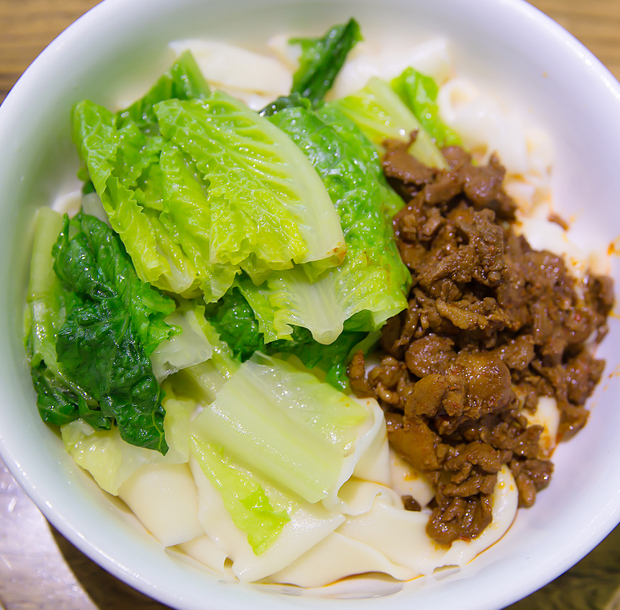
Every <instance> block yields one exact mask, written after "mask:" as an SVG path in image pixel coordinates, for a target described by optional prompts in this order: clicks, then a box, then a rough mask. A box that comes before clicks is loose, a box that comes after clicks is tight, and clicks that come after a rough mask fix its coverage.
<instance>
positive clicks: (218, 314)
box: [209, 288, 378, 390]
mask: <svg viewBox="0 0 620 610" xmlns="http://www.w3.org/2000/svg"><path fill="white" fill-rule="evenodd" d="M209 321H210V322H211V324H212V325H213V326H214V328H215V329H216V330H217V331H218V333H219V335H220V338H221V339H222V340H223V341H225V342H226V343H227V344H228V345H229V346H230V348H231V350H232V352H233V354H234V355H235V356H237V357H238V358H240V359H241V360H242V361H245V360H247V359H248V358H250V356H252V355H253V354H254V352H257V351H259V352H262V353H264V354H293V355H295V356H297V357H298V358H299V359H300V360H301V361H302V362H303V364H304V365H305V366H306V367H308V368H310V369H312V368H315V367H316V368H318V369H320V370H322V371H324V372H325V373H327V376H326V378H325V381H327V382H328V383H330V384H331V385H333V386H334V387H336V388H338V389H340V390H346V388H347V387H348V381H349V380H348V377H347V364H348V363H349V356H350V355H351V352H352V351H354V350H355V349H356V347H357V346H358V345H359V344H360V342H362V341H364V340H365V339H366V337H367V336H366V333H363V332H351V331H344V332H343V333H342V334H341V335H340V336H339V337H338V338H337V339H336V340H335V341H334V342H333V343H331V344H329V345H323V344H321V343H318V342H317V341H315V340H314V339H313V338H312V335H311V333H310V331H308V330H307V329H306V328H301V327H299V326H295V327H293V332H292V334H291V335H290V337H289V338H287V339H281V340H276V341H272V342H271V343H267V344H265V340H264V337H263V334H262V333H261V331H260V325H259V323H258V321H257V320H256V316H255V315H254V311H253V310H252V308H251V307H250V305H249V304H248V302H247V301H246V299H245V298H244V297H243V295H242V294H241V291H240V290H239V289H238V288H234V289H232V290H231V291H229V292H228V293H227V294H226V295H225V296H224V297H223V298H222V299H221V301H220V302H219V303H218V306H217V309H216V311H215V312H214V313H213V314H212V315H211V316H210V317H209ZM377 338H378V337H376V336H374V337H373V339H371V345H372V344H373V343H374V342H376V340H377ZM371 345H370V346H371ZM370 346H369V347H370Z"/></svg>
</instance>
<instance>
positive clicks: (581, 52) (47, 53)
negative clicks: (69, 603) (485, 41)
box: [0, 0, 620, 609]
mask: <svg viewBox="0 0 620 610" xmlns="http://www.w3.org/2000/svg"><path fill="white" fill-rule="evenodd" d="M164 1H165V0H160V2H159V3H160V4H162V3H164ZM290 1H291V2H299V3H303V2H304V1H306V0H290ZM470 1H474V0H470ZM475 1H476V2H478V3H479V4H483V5H484V4H486V5H488V6H491V7H494V10H503V11H508V12H513V11H514V13H515V14H517V13H518V14H519V15H521V16H522V17H524V18H526V19H528V20H530V21H532V22H534V23H536V24H537V25H538V27H540V28H544V29H545V30H546V31H547V32H548V33H549V35H550V36H552V37H553V38H554V39H555V41H556V42H557V44H558V45H562V46H564V47H565V50H566V53H567V54H570V55H573V56H574V59H575V60H577V61H579V62H581V63H582V64H587V66H588V68H589V69H590V71H591V72H592V73H594V74H595V75H596V77H597V78H599V79H600V80H601V81H602V83H603V84H604V86H605V88H606V89H607V91H608V92H609V93H610V94H611V95H612V96H613V97H614V98H615V100H616V102H617V103H618V109H619V110H620V83H619V82H618V81H617V80H616V78H615V77H614V76H613V75H612V73H611V72H610V70H609V69H608V68H607V67H606V66H605V65H604V64H603V63H602V62H601V61H600V60H599V59H598V58H597V57H596V56H595V55H594V54H593V53H592V52H591V51H590V50H589V49H588V48H587V47H586V46H585V45H584V44H583V43H581V42H580V41H579V40H577V39H576V38H575V37H574V36H573V35H572V34H570V33H569V32H568V31H567V30H566V29H564V28H563V27H562V26H561V25H559V24H558V23H557V22H555V21H554V20H553V19H552V18H551V17H549V16H548V15H546V14H545V13H544V12H542V11H541V10H540V9H538V8H536V7H534V6H532V5H531V4H529V3H528V2H526V0H475ZM146 3H147V0H103V1H102V2H100V3H99V4H97V5H95V6H94V7H92V8H91V9H90V10H88V11H87V12H86V13H85V14H83V15H82V16H81V17H79V18H78V19H77V20H76V21H74V22H73V23H72V24H71V25H70V26H69V27H68V28H67V29H65V30H64V31H63V32H62V33H61V34H59V35H58V36H57V37H56V38H55V39H54V40H53V41H52V42H51V43H50V44H49V45H48V46H47V47H46V48H45V49H44V50H43V51H42V52H41V53H40V54H39V56H38V57H37V58H36V59H35V60H34V61H33V62H32V64H31V65H30V66H29V67H28V68H27V69H26V70H25V72H24V73H23V75H22V76H21V77H20V78H19V80H18V81H17V83H16V84H15V85H14V86H13V87H12V88H11V90H10V91H9V93H8V95H7V96H6V98H5V99H4V100H3V102H2V104H0V141H2V135H3V133H4V131H5V130H6V126H7V125H8V122H9V121H10V119H11V115H12V113H13V112H14V109H16V108H18V107H19V106H20V104H21V101H22V99H27V98H28V97H29V96H30V95H32V94H33V93H34V91H35V88H36V83H37V81H38V80H39V78H40V77H41V75H42V74H44V73H45V72H46V70H47V67H48V66H49V65H54V63H55V62H56V61H58V58H59V57H60V58H62V55H63V54H64V53H68V52H70V50H71V48H72V46H77V45H79V42H80V41H81V40H84V39H85V38H86V37H87V36H88V34H89V31H90V30H91V29H95V28H98V27H99V25H100V21H101V20H103V19H107V18H108V16H110V15H113V14H115V13H116V12H117V11H118V10H119V9H121V8H126V7H127V5H128V4H133V5H135V6H137V5H139V4H146ZM494 5H495V6H494ZM0 456H1V457H2V458H3V460H4V462H5V464H6V466H7V468H8V470H9V472H11V474H12V475H13V476H14V478H15V479H16V481H17V482H18V484H19V485H20V487H21V488H22V489H23V490H24V491H25V493H26V494H27V495H28V496H29V497H30V498H31V499H32V500H33V502H34V503H35V504H36V505H37V507H38V508H39V509H40V510H41V512H42V513H43V515H44V516H45V517H46V519H47V520H48V521H49V522H50V523H52V524H53V525H54V527H56V528H57V529H58V531H60V533H61V534H62V535H63V536H64V537H66V538H67V539H68V540H69V541H70V542H71V543H72V544H73V545H75V546H76V547H77V548H78V549H80V550H81V551H82V552H83V553H84V554H86V555H87V556H88V557H89V558H90V559H92V560H93V561H95V562H96V563H97V564H99V565H101V566H102V567H104V568H105V569H106V570H107V571H108V572H110V573H111V574H113V575H114V576H116V577H117V578H119V579H120V580H122V581H124V582H126V583H127V584H129V585H130V586H132V587H134V588H135V589H137V590H139V591H141V592H142V593H144V594H145V595H147V596H149V597H153V598H154V599H157V600H159V601H162V602H164V603H167V604H170V605H175V604H178V603H179V602H181V603H182V604H183V605H182V607H192V606H191V604H189V602H188V600H179V598H178V597H176V596H175V595H171V594H170V593H169V592H167V591H165V590H162V589H160V588H159V587H158V586H157V584H156V583H153V582H151V581H149V580H148V579H146V578H144V576H142V575H140V574H138V573H135V572H133V571H132V570H131V569H130V568H128V567H126V566H125V565H123V563H122V562H119V561H117V560H115V559H114V558H113V557H112V556H110V555H108V554H107V553H106V552H105V551H104V550H103V549H102V548H100V547H99V546H97V545H96V544H94V543H93V542H92V541H91V540H89V539H88V538H87V537H86V535H85V533H84V532H83V531H82V530H81V529H80V528H79V527H77V526H76V525H75V524H74V523H72V522H70V521H68V520H67V519H65V518H64V517H63V515H62V514H59V513H57V512H56V509H55V508H54V507H53V506H52V504H50V503H49V501H48V498H47V497H46V496H45V495H43V494H42V493H41V490H40V487H39V486H38V485H36V484H35V481H36V475H35V476H32V475H31V474H30V473H29V472H27V471H25V470H24V469H23V468H22V466H21V464H20V461H19V448H18V447H15V446H14V445H13V444H12V443H11V439H10V438H9V437H8V436H6V435H4V433H3V431H2V430H1V429H0ZM619 521H620V490H617V491H616V494H615V496H610V498H609V501H608V502H607V503H606V504H605V505H604V506H602V507H600V510H599V512H598V517H597V521H596V523H590V524H589V528H590V536H589V538H588V543H587V544H582V545H579V546H577V547H574V546H571V547H570V548H572V549H573V550H572V552H568V553H565V554H563V555H561V556H557V553H556V558H557V559H558V561H557V563H556V564H555V567H554V569H553V570H548V571H546V572H544V575H543V574H542V573H541V574H538V575H537V574H536V572H535V571H532V572H531V576H532V578H529V579H528V581H527V582H528V584H527V586H526V587H525V588H524V587H523V584H524V583H523V581H519V582H520V585H519V587H517V586H516V585H515V583H511V582H507V583H505V585H506V588H505V589H504V592H503V595H501V596H496V597H494V601H493V602H492V603H489V602H488V600H487V602H486V604H485V603H482V605H479V606H478V607H479V608H481V609H482V608H489V609H490V608H495V607H500V606H498V605H497V602H499V603H500V604H503V605H506V604H508V603H512V602H514V601H516V600H518V599H520V598H521V597H523V596H524V595H523V592H524V591H525V595H529V594H530V593H532V592H533V591H535V590H537V589H539V588H540V587H542V586H544V585H545V584H547V583H548V582H550V581H551V580H552V579H553V578H556V577H557V576H559V575H560V574H561V573H563V572H564V571H565V570H567V569H568V568H570V567H571V566H572V565H574V563H576V562H577V561H578V560H579V559H581V558H582V557H583V556H584V555H585V554H587V553H588V552H589V551H590V550H592V549H593V548H594V547H595V546H596V545H597V544H598V543H599V542H600V541H602V540H603V539H604V538H605V537H606V536H607V535H608V534H609V533H610V532H611V531H612V530H613V528H614V527H615V526H616V525H617V524H618V522H619ZM550 574H551V576H552V578H550V577H549V575H550ZM517 589H518V590H517ZM360 601H361V600H356V602H355V603H359V602H360ZM484 601H485V600H481V602H484ZM273 602H274V604H273V607H279V604H277V603H275V599H274V600H273ZM337 603H338V606H339V607H340V606H342V605H343V601H340V600H338V602H337ZM324 605H325V604H324ZM328 605H329V604H327V605H325V607H328ZM345 605H346V604H345ZM282 607H284V606H282Z"/></svg>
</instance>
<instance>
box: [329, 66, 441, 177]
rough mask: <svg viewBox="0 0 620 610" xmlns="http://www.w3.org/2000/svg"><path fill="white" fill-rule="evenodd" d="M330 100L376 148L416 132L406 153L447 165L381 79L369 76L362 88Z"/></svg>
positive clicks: (434, 165)
mask: <svg viewBox="0 0 620 610" xmlns="http://www.w3.org/2000/svg"><path fill="white" fill-rule="evenodd" d="M332 103H333V104H334V105H335V106H337V107H338V108H340V110H342V112H344V113H345V114H346V115H347V116H348V117H349V118H350V119H351V120H352V121H353V122H354V123H355V124H356V125H357V126H358V127H359V128H360V129H361V130H362V131H363V132H364V134H365V135H366V137H367V138H368V139H369V140H370V141H371V142H373V143H374V144H375V145H376V146H377V147H378V148H379V149H381V147H382V145H383V143H384V142H385V140H387V139H392V140H404V141H408V140H409V137H410V135H411V134H412V133H413V132H417V137H416V140H415V142H414V143H413V145H412V146H411V147H410V149H409V153H410V154H412V155H413V156H414V157H416V158H417V159H418V160H419V161H421V162H422V163H424V164H425V165H429V166H431V167H437V168H442V169H443V168H445V167H446V162H445V159H444V158H443V155H442V154H441V151H440V150H439V148H438V147H437V145H436V144H435V142H433V139H432V138H431V136H430V135H429V134H428V133H427V132H426V131H425V129H424V128H423V127H422V124H421V123H420V121H419V120H418V119H417V118H416V117H415V115H414V114H413V113H412V112H411V110H409V108H407V106H406V105H405V104H404V103H403V101H402V100H401V99H400V97H398V94H397V93H396V92H395V91H394V90H393V89H392V88H391V87H390V86H389V85H388V84H387V83H386V82H384V81H382V80H381V79H379V78H376V77H372V78H371V79H370V80H369V81H368V83H367V85H366V86H365V87H364V88H363V89H362V90H361V91H358V92H357V93H354V94H352V95H349V96H347V97H345V98H342V99H340V100H337V101H335V102H332Z"/></svg>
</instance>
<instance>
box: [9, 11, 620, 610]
mask: <svg viewBox="0 0 620 610" xmlns="http://www.w3.org/2000/svg"><path fill="white" fill-rule="evenodd" d="M95 4H97V2H96V1H95V0H0V101H2V100H3V99H4V97H5V96H6V94H7V93H8V92H9V90H10V88H11V87H12V86H13V84H14V83H15V81H16V80H17V79H18V78H19V76H20V75H21V74H22V72H23V71H24V70H25V69H26V67H27V66H28V65H29V64H30V63H31V62H32V61H33V60H34V59H35V57H36V56H37V55H38V54H39V53H40V52H41V51H42V50H43V48H44V47H45V46H46V45H47V44H48V43H49V42H51V41H52V40H53V38H54V37H56V36H57V35H58V34H59V33H60V32H61V31H62V30H63V29H65V28H66V27H67V26H68V25H70V24H71V23H72V22H73V21H74V20H75V19H77V18H78V17H79V16H80V15H81V14H83V13H84V12H86V11H87V10H88V9H90V8H91V7H92V6H94V5H95ZM532 4H534V5H535V6H537V7H538V8H540V9H541V10H543V11H544V12H546V13H547V14H549V15H550V16H551V17H553V18H554V19H555V20H556V21H558V22H559V23H560V24H561V25H562V26H564V27H565V28H566V29H567V30H569V31H570V32H571V33H573V34H574V35H575V36H576V37H577V38H578V39H579V40H581V42H583V43H584V44H585V45H586V46H587V47H588V48H589V49H590V50H591V51H592V52H593V53H594V54H595V55H596V56H597V57H598V58H599V59H600V60H601V61H602V62H603V63H604V64H605V65H606V66H607V67H608V68H609V69H610V70H611V72H612V73H613V74H614V75H615V76H616V77H617V78H620V0H588V1H587V2H585V1H583V0H534V2H532ZM2 607H3V608H5V609H6V610H27V609H31V608H32V609H34V608H37V609H41V610H46V609H51V608H54V609H55V610H59V609H60V610H96V609H101V610H104V609H115V610H123V609H125V608H126V609H129V608H131V609H145V610H154V609H156V608H165V606H163V605H162V604H159V603H157V602H155V601H153V600H151V599H149V598H148V597H145V596H144V595H142V594H140V593H138V592H137V591H134V590H133V589H132V588H131V587H129V586H127V585H125V584H124V583H122V582H120V581H119V580H117V579H116V578H114V577H113V576H111V575H109V574H108V573H107V572H105V571H104V570H103V569H101V568H100V567H99V566H97V565H96V564H95V563H93V562H92V561H91V560H90V559H88V558H87V557H86V556H85V555H83V554H82V553H81V552H80V551H79V550H77V549H76V548H75V547H74V546H73V545H72V544H71V543H70V542H68V541H67V540H66V539H65V538H63V536H62V535H61V534H59V533H58V532H57V531H55V530H54V529H53V528H52V527H51V526H50V525H49V524H48V523H47V521H46V520H45V518H44V517H43V516H42V515H41V513H40V512H39V510H38V509H37V508H36V507H35V506H34V504H33V503H32V502H31V501H30V500H29V499H28V497H27V496H26V495H25V494H24V492H23V491H22V490H21V489H20V488H19V487H18V485H17V484H16V483H15V481H14V479H13V477H12V476H11V475H10V473H9V472H8V471H7V469H6V467H5V466H4V464H3V463H2V462H1V461H0V608H2ZM554 608H557V609H562V610H567V609H571V608H575V609H582V608H587V609H589V610H620V526H619V527H618V528H616V529H615V530H614V531H613V532H612V533H611V534H610V535H609V536H608V537H607V538H606V539H605V540H604V541H603V542H602V543H601V544H600V545H599V546H598V547H597V548H596V549H595V550H594V551H592V553H590V555H588V556H587V557H586V558H585V559H583V560H582V561H581V562H580V563H578V564H577V565H576V566H575V567H573V568H572V569H571V570H569V571H568V572H566V573H565V574H563V575H562V576H560V577H559V578H558V579H557V580H555V581H554V582H552V583H551V584H549V585H547V586H546V587H545V588H543V589H541V590H540V591H538V592H536V593H534V594H533V595H531V596H529V597H528V598H526V599H524V600H522V601H520V602H518V603H516V604H514V605H512V606H510V610H536V609H540V610H543V609H544V610H553V609H554Z"/></svg>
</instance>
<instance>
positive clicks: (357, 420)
mask: <svg viewBox="0 0 620 610" xmlns="http://www.w3.org/2000/svg"><path fill="white" fill-rule="evenodd" d="M369 417H370V415H369V412H368V411H367V409H365V407H363V406H362V405H360V404H359V403H357V402H355V401H354V400H352V399H350V398H349V397H347V396H346V395H344V394H342V393H340V392H338V391H336V390H334V389H333V388H332V387H331V386H329V385H328V384H326V383H322V382H320V381H319V380H318V379H316V377H314V376H313V375H311V374H310V373H307V372H302V371H300V370H298V369H296V368H295V367H293V366H291V365H290V364H287V363H285V362H283V361H281V360H277V359H274V358H268V357H267V356H262V355H258V354H257V355H255V356H253V357H252V359H250V360H248V361H246V362H245V363H244V364H242V365H241V367H240V368H239V370H238V371H237V372H236V373H235V374H234V375H233V376H232V377H231V378H230V379H229V380H228V381H227V382H226V384H225V385H224V386H223V387H222V389H221V390H220V391H219V392H218V394H217V396H216V398H215V400H214V401H213V403H211V405H210V406H209V408H208V409H205V410H203V411H202V413H200V415H199V416H198V417H196V419H195V420H194V421H193V422H191V424H190V425H191V434H192V437H197V438H198V439H200V440H202V441H203V442H206V443H208V444H210V445H211V446H218V447H222V448H223V450H224V451H225V452H226V454H227V455H229V456H230V458H231V459H233V460H234V461H235V462H237V463H239V464H240V465H241V466H244V467H246V468H249V469H251V470H252V471H253V472H256V473H258V474H259V475H261V476H264V477H266V478H267V479H268V480H270V481H271V482H272V483H274V484H275V485H277V486H279V487H280V488H284V489H287V490H289V491H290V492H293V493H295V494H297V495H299V496H300V497H302V498H303V499H305V500H306V501H308V502H318V501H320V500H322V499H323V498H326V497H327V496H328V495H329V493H330V492H331V490H332V487H333V486H334V485H335V484H336V483H337V482H338V478H339V475H340V471H341V467H342V465H343V463H344V458H345V455H347V454H348V452H350V450H351V447H352V444H353V443H354V442H355V440H356V438H357V433H358V429H359V427H360V426H362V425H363V424H365V423H367V422H368V419H369Z"/></svg>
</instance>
